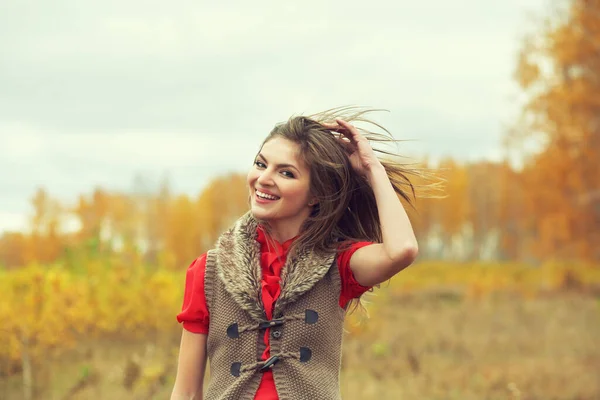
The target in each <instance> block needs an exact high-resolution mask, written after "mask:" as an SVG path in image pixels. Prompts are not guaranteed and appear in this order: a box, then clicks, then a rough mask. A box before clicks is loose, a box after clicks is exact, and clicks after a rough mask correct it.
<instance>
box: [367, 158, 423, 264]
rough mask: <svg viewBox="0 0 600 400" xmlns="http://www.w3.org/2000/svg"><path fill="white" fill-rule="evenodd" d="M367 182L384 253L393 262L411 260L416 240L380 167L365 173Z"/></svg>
mask: <svg viewBox="0 0 600 400" xmlns="http://www.w3.org/2000/svg"><path fill="white" fill-rule="evenodd" d="M367 179H368V180H369V183H370V185H371V188H372V190H373V193H374V195H375V200H376V201H377V209H378V213H379V221H380V223H381V232H382V237H383V245H384V248H385V251H386V253H387V254H388V256H389V257H390V258H391V259H393V260H400V259H407V258H408V259H411V260H414V258H416V256H417V253H418V244H417V238H416V237H415V233H414V231H413V228H412V225H411V223H410V219H409V218H408V215H407V214H406V210H405V209H404V206H403V205H402V202H401V201H400V199H399V198H398V195H397V194H396V192H395V191H394V188H393V186H392V184H391V182H390V180H389V178H388V176H387V173H386V171H385V169H384V167H383V165H381V164H380V163H379V164H378V165H373V166H371V167H370V168H369V169H368V170H367ZM411 262H412V261H411Z"/></svg>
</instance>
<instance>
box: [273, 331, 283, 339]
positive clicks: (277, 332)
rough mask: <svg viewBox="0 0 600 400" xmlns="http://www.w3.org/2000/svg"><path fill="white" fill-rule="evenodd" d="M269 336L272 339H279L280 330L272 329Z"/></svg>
mask: <svg viewBox="0 0 600 400" xmlns="http://www.w3.org/2000/svg"><path fill="white" fill-rule="evenodd" d="M271 337H272V338H273V339H279V338H280V337H281V331H279V330H276V329H274V330H272V331H271Z"/></svg>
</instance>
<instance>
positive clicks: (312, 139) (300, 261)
mask: <svg viewBox="0 0 600 400" xmlns="http://www.w3.org/2000/svg"><path fill="white" fill-rule="evenodd" d="M367 112H368V110H362V109H359V108H354V107H347V108H339V109H334V110H329V111H326V112H323V113H320V114H316V115H312V116H297V117H292V118H290V119H289V120H288V121H287V122H285V123H282V124H278V125H277V126H276V127H275V128H274V129H273V130H272V131H271V133H270V134H269V135H268V136H267V138H266V139H265V141H264V142H263V144H262V145H261V148H260V151H259V152H258V154H257V155H256V157H255V160H254V164H253V165H252V167H251V168H250V171H249V172H248V177H247V183H248V188H249V196H250V210H249V212H248V213H246V214H245V215H244V216H242V217H241V218H240V219H239V220H238V221H237V222H236V223H235V224H234V226H233V227H231V228H230V229H229V230H227V231H226V232H224V233H223V234H222V235H221V237H220V238H219V240H218V241H217V245H216V247H215V249H213V250H210V251H209V252H207V253H206V254H203V255H201V256H200V257H198V259H196V260H195V261H194V262H192V264H191V265H190V267H189V269H188V272H187V278H186V290H185V296H184V302H183V307H182V311H181V313H180V314H179V315H178V316H177V318H178V320H179V321H180V322H182V323H183V328H184V329H183V334H182V339H181V349H180V355H179V364H178V373H177V378H176V381H175V387H174V389H173V393H172V397H171V398H172V399H188V398H202V395H203V392H204V390H203V389H204V388H203V384H202V382H203V380H204V372H205V366H206V361H207V359H210V362H211V376H210V379H209V384H208V387H207V389H206V394H205V396H206V397H205V398H206V399H260V400H268V399H270V400H274V399H315V398H318V399H338V398H340V391H339V371H340V354H341V343H342V333H343V321H344V315H345V313H346V311H347V310H348V306H349V304H350V303H351V302H353V301H357V300H358V299H359V298H360V296H361V295H362V294H363V293H364V292H366V291H367V290H369V289H371V288H372V287H373V286H375V285H377V284H379V283H381V282H383V281H385V280H387V279H389V278H391V277H392V276H393V275H395V274H396V273H398V272H400V271H401V270H403V269H404V268H406V267H407V266H409V265H410V264H411V263H412V262H413V261H414V259H415V258H416V256H417V252H418V246H417V242H416V239H415V235H414V232H413V230H412V227H411V224H410V221H409V219H408V217H407V215H406V212H405V210H404V207H403V205H402V203H401V202H400V199H399V198H400V197H401V198H404V199H405V200H407V201H408V202H409V203H410V201H411V200H412V196H411V194H414V190H413V186H412V184H411V181H410V180H409V178H408V174H410V173H415V171H413V170H410V169H407V168H405V167H403V166H402V165H400V164H396V163H393V162H390V161H382V160H380V159H379V158H378V157H377V156H376V152H375V150H374V149H373V148H372V147H371V144H370V142H372V141H379V142H381V141H385V142H393V141H394V140H393V138H392V137H391V135H385V134H375V133H373V132H369V131H366V130H359V129H358V128H357V127H355V126H354V125H352V122H353V121H358V122H362V123H371V124H373V123H372V122H370V121H369V120H367V119H366V118H365V114H366V113H367ZM374 125H376V126H379V125H377V124H374ZM380 128H381V127H380ZM385 132H386V133H387V131H385ZM387 154H389V153H387Z"/></svg>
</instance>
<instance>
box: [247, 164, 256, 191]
mask: <svg viewBox="0 0 600 400" xmlns="http://www.w3.org/2000/svg"><path fill="white" fill-rule="evenodd" d="M257 179H258V174H257V173H256V170H255V169H254V168H253V169H251V170H250V172H248V175H247V176H246V183H247V184H248V189H252V187H253V186H254V182H256V180H257Z"/></svg>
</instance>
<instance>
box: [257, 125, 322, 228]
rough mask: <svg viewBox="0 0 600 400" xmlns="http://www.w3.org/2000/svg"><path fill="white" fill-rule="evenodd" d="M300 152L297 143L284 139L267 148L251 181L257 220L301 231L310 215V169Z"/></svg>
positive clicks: (267, 143)
mask: <svg viewBox="0 0 600 400" xmlns="http://www.w3.org/2000/svg"><path fill="white" fill-rule="evenodd" d="M299 150H300V147H299V145H298V144H297V143H294V142H291V141H289V140H287V139H284V138H282V137H275V138H273V139H271V140H269V141H268V142H266V143H265V144H264V145H263V147H262V149H261V151H260V153H259V154H258V155H257V157H256V159H255V162H254V165H253V167H252V168H251V169H250V172H249V173H248V178H247V179H248V186H249V189H250V207H251V211H252V214H253V215H254V216H255V217H256V218H258V219H262V220H265V221H268V222H270V223H275V224H277V225H279V226H281V224H282V223H283V224H288V223H289V224H290V227H298V228H299V227H300V226H301V224H302V222H304V220H305V219H306V218H307V217H308V216H309V215H310V211H311V206H309V205H308V203H309V201H310V200H311V196H310V170H309V169H308V167H307V166H306V165H305V164H304V162H303V161H302V160H301V159H300V157H299V154H300V151H299Z"/></svg>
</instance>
